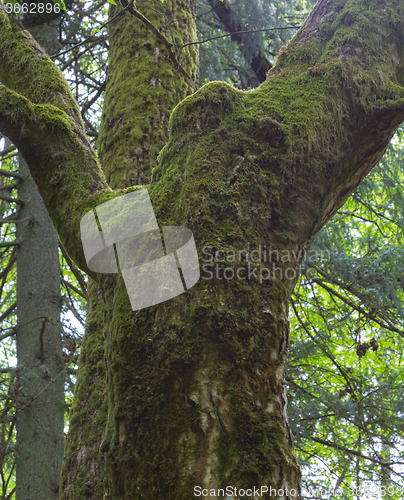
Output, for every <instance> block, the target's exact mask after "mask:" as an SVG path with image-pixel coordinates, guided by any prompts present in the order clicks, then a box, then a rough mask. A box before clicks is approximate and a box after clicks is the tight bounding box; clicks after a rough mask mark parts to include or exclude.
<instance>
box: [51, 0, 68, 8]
mask: <svg viewBox="0 0 404 500" xmlns="http://www.w3.org/2000/svg"><path fill="white" fill-rule="evenodd" d="M52 1H53V2H55V3H56V4H58V5H59V7H60V8H61V10H66V5H65V4H64V2H63V0H52Z"/></svg>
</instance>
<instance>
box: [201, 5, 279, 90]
mask: <svg viewBox="0 0 404 500" xmlns="http://www.w3.org/2000/svg"><path fill="white" fill-rule="evenodd" d="M209 4H210V6H211V7H212V10H213V11H214V12H215V14H216V15H217V17H218V18H219V19H220V21H221V23H222V24H223V26H224V27H225V29H226V31H227V32H228V33H232V35H231V39H232V40H233V41H236V42H238V43H239V44H241V50H242V52H245V49H244V45H245V44H246V42H247V40H248V30H247V28H246V26H245V24H244V22H243V21H242V20H241V19H240V18H238V17H236V16H234V15H233V14H232V11H231V5H230V4H229V2H228V1H227V0H224V1H223V0H209ZM243 32H244V33H243ZM250 66H251V69H252V70H253V71H254V73H255V74H256V76H257V78H258V80H259V82H260V83H262V82H264V81H265V79H266V76H267V72H268V71H269V70H270V69H271V67H272V64H271V63H270V61H269V60H268V58H267V57H266V56H265V55H264V54H261V53H260V52H259V51H257V53H256V54H254V56H253V58H252V60H251V62H250Z"/></svg>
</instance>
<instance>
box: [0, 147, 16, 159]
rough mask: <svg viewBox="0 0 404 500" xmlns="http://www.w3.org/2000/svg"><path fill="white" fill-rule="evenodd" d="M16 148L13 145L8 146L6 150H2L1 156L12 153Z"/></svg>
mask: <svg viewBox="0 0 404 500" xmlns="http://www.w3.org/2000/svg"><path fill="white" fill-rule="evenodd" d="M14 150H15V146H12V147H11V148H7V149H6V150H5V151H2V152H1V153H0V158H2V157H3V156H7V155H8V154H9V153H12V152H13V151H14Z"/></svg>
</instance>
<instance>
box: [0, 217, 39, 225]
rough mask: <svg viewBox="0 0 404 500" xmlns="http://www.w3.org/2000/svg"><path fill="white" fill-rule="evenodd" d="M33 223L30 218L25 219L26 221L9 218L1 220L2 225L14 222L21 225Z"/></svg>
mask: <svg viewBox="0 0 404 500" xmlns="http://www.w3.org/2000/svg"><path fill="white" fill-rule="evenodd" d="M27 221H29V222H32V219H30V218H29V217H25V219H10V218H7V219H0V224H5V223H7V222H12V223H13V224H20V223H21V222H27Z"/></svg>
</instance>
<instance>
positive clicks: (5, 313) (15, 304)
mask: <svg viewBox="0 0 404 500" xmlns="http://www.w3.org/2000/svg"><path fill="white" fill-rule="evenodd" d="M16 307H17V302H14V304H12V305H11V306H10V307H9V308H8V309H7V310H6V311H4V313H3V314H2V315H1V316H0V321H3V319H6V318H7V317H8V316H10V314H11V313H12V312H13V311H14V309H15V308H16Z"/></svg>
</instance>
